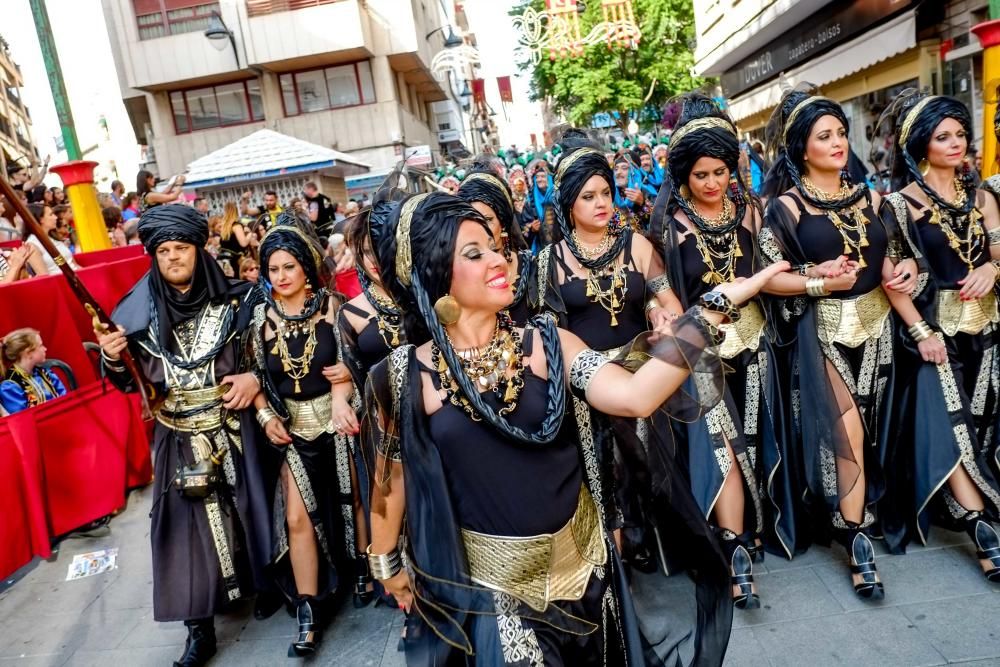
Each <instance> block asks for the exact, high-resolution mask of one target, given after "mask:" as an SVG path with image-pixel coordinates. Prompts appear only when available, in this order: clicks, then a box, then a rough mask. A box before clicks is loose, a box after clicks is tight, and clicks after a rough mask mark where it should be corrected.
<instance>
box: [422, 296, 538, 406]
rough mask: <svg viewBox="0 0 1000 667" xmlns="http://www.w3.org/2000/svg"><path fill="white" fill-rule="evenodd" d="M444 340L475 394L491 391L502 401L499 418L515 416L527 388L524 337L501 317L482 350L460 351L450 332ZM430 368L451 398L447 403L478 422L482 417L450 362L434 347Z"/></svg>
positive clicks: (509, 322) (473, 348) (499, 316)
mask: <svg viewBox="0 0 1000 667" xmlns="http://www.w3.org/2000/svg"><path fill="white" fill-rule="evenodd" d="M445 336H446V337H447V338H448V344H449V345H451V347H452V349H453V350H454V351H455V354H457V355H458V357H459V359H460V360H461V361H462V370H463V371H464V372H465V374H466V376H468V378H469V379H470V380H472V384H473V385H474V386H475V387H476V390H477V391H492V392H493V393H495V394H496V395H497V396H500V397H501V400H502V401H503V403H504V406H503V407H502V408H500V410H498V412H497V413H498V414H499V415H501V416H503V415H506V414H509V413H511V412H513V411H514V410H515V409H516V408H517V399H518V397H519V396H520V394H521V389H522V388H524V365H523V364H522V363H521V357H522V356H524V352H523V348H522V347H521V334H520V333H518V331H517V330H516V329H515V328H514V325H513V323H512V322H511V320H510V318H509V317H507V316H505V315H504V314H502V313H501V314H499V315H498V316H497V325H496V329H495V330H494V332H493V337H492V338H491V339H490V342H489V343H487V344H486V345H484V346H482V347H472V348H468V349H463V350H460V349H458V348H456V347H455V344H454V343H453V342H452V340H451V336H449V335H448V332H447V331H445ZM431 365H432V366H433V367H434V369H435V370H436V371H437V374H438V379H439V381H440V383H441V387H442V388H443V389H444V390H445V392H446V393H447V394H448V400H449V401H450V402H451V403H452V405H455V406H456V407H459V408H461V409H462V410H464V411H465V412H466V413H468V414H469V416H470V417H472V419H473V421H479V420H480V417H479V415H478V414H477V413H476V410H475V408H474V407H473V406H472V403H471V402H469V400H468V398H466V396H465V394H464V393H463V392H462V390H461V388H460V387H459V385H458V382H456V381H455V378H454V377H452V374H451V369H450V368H448V362H447V361H446V360H445V358H444V356H443V355H442V354H441V350H440V349H439V348H438V347H437V345H434V344H432V345H431ZM508 373H510V375H509V376H508Z"/></svg>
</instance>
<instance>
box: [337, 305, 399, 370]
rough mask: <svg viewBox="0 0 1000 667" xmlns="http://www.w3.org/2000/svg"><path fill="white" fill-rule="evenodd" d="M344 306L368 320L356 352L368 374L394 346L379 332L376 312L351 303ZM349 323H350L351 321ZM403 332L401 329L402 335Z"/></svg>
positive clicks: (358, 337) (358, 341) (361, 332)
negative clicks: (367, 310) (389, 344)
mask: <svg viewBox="0 0 1000 667" xmlns="http://www.w3.org/2000/svg"><path fill="white" fill-rule="evenodd" d="M342 307H343V309H344V310H346V311H347V312H349V313H353V314H354V315H357V316H358V317H360V318H363V319H365V320H366V323H365V326H364V328H362V329H361V331H360V332H359V333H358V335H357V345H356V346H355V350H354V354H355V356H356V357H357V358H358V361H360V362H361V366H362V368H364V371H365V374H367V373H368V371H370V370H371V369H372V367H373V366H374V365H375V364H377V363H378V362H380V361H382V360H383V359H385V358H386V357H387V356H389V353H390V352H392V348H391V347H389V346H388V345H387V344H386V342H385V339H384V338H382V334H380V333H379V332H378V316H377V315H376V314H375V313H367V312H365V311H364V310H362V309H360V308H358V307H357V306H355V305H353V304H350V303H345V304H344V305H343V306H342ZM348 325H350V323H349V322H348ZM402 333H403V332H402V330H401V331H400V336H402Z"/></svg>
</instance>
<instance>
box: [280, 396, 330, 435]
mask: <svg viewBox="0 0 1000 667" xmlns="http://www.w3.org/2000/svg"><path fill="white" fill-rule="evenodd" d="M285 407H286V408H288V414H289V415H290V416H291V419H290V420H289V424H290V426H289V429H288V430H289V432H290V433H291V434H292V435H297V436H299V437H300V438H302V439H303V440H307V441H310V440H315V439H316V438H318V437H319V436H320V435H322V434H323V433H333V432H334V428H333V402H332V399H331V398H330V394H320V395H319V396H317V397H316V398H312V399H309V400H308V401H296V400H294V399H291V398H286V399H285Z"/></svg>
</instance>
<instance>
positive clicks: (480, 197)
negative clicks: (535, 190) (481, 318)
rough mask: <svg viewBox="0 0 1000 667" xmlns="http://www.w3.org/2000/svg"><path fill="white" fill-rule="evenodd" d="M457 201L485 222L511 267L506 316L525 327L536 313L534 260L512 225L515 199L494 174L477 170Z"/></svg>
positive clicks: (463, 184) (518, 230) (518, 226)
mask: <svg viewBox="0 0 1000 667" xmlns="http://www.w3.org/2000/svg"><path fill="white" fill-rule="evenodd" d="M458 197H459V198H460V199H462V200H464V201H467V202H469V203H470V204H472V208H474V209H476V210H477V211H479V213H481V214H482V216H483V217H484V218H486V224H487V225H489V228H490V233H491V234H493V242H494V243H496V246H497V248H499V249H500V252H501V253H502V254H503V256H504V259H506V260H507V265H508V266H509V267H510V283H511V288H512V289H513V290H514V301H513V302H512V303H511V305H510V308H509V309H508V311H507V312H508V313H509V314H510V316H511V319H513V320H514V323H515V324H517V325H518V326H524V324H525V323H526V322H527V321H528V319H529V318H530V317H531V316H532V315H534V314H535V311H536V310H537V301H538V298H537V295H536V294H535V287H536V284H535V280H534V257H533V256H532V254H531V251H530V250H528V244H527V243H525V241H524V237H523V236H522V235H521V226H520V225H518V224H517V223H515V221H514V198H513V196H512V195H511V193H510V188H509V187H507V184H506V183H504V182H503V181H502V180H501V179H500V177H499V176H497V175H496V174H495V173H494V172H492V171H487V170H485V169H484V170H478V171H473V172H471V173H469V175H467V176H466V177H465V180H464V181H462V185H461V187H460V188H459V189H458Z"/></svg>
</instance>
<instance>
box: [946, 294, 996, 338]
mask: <svg viewBox="0 0 1000 667" xmlns="http://www.w3.org/2000/svg"><path fill="white" fill-rule="evenodd" d="M937 319H938V326H940V327H941V331H942V332H944V334H945V335H946V336H954V335H955V334H956V333H958V332H960V331H961V332H962V333H967V334H973V335H975V334H978V333H980V332H981V331H982V330H983V329H985V328H986V325H987V324H989V323H990V322H994V323H995V322H998V321H1000V313H998V312H997V295H996V294H995V293H994V292H992V291H991V292H989V293H987V294H986V296H984V297H982V298H980V299H977V300H975V301H962V299H961V297H959V292H958V290H941V291H940V292H938V296H937Z"/></svg>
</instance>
